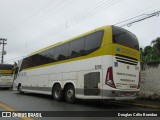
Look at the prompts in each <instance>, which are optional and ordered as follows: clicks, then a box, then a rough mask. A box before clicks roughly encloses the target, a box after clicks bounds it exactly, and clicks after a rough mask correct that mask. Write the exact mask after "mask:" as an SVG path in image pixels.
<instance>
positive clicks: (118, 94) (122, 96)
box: [103, 90, 139, 101]
mask: <svg viewBox="0 0 160 120" xmlns="http://www.w3.org/2000/svg"><path fill="white" fill-rule="evenodd" d="M138 92H139V90H135V91H127V90H106V91H103V99H108V100H109V99H111V100H117V101H118V100H119V101H120V100H135V99H136V98H138Z"/></svg>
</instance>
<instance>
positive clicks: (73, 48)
mask: <svg viewBox="0 0 160 120" xmlns="http://www.w3.org/2000/svg"><path fill="white" fill-rule="evenodd" d="M84 40H85V38H84V37H82V38H79V39H76V40H73V41H71V42H70V47H69V56H70V57H71V58H74V57H79V56H82V55H84Z"/></svg>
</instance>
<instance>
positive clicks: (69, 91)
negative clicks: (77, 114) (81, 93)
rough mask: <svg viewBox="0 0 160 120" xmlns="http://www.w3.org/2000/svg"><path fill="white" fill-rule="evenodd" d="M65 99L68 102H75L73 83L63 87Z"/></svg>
mask: <svg viewBox="0 0 160 120" xmlns="http://www.w3.org/2000/svg"><path fill="white" fill-rule="evenodd" d="M65 100H66V101H67V102H68V103H75V101H76V99H75V88H74V86H73V85H68V86H67V88H66V89H65Z"/></svg>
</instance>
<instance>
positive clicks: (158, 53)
mask: <svg viewBox="0 0 160 120" xmlns="http://www.w3.org/2000/svg"><path fill="white" fill-rule="evenodd" d="M140 51H141V63H142V64H148V63H160V37H158V38H157V39H156V40H153V41H152V42H151V46H146V47H145V48H144V49H142V48H141V49H140Z"/></svg>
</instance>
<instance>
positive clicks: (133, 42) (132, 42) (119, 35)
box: [112, 26, 139, 50]
mask: <svg viewBox="0 0 160 120" xmlns="http://www.w3.org/2000/svg"><path fill="white" fill-rule="evenodd" d="M112 33H113V43H117V44H120V45H123V46H127V47H130V48H133V49H136V50H139V44H138V39H137V37H136V36H135V35H134V34H132V33H131V32H129V31H127V30H125V29H123V28H120V27H115V26H112Z"/></svg>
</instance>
